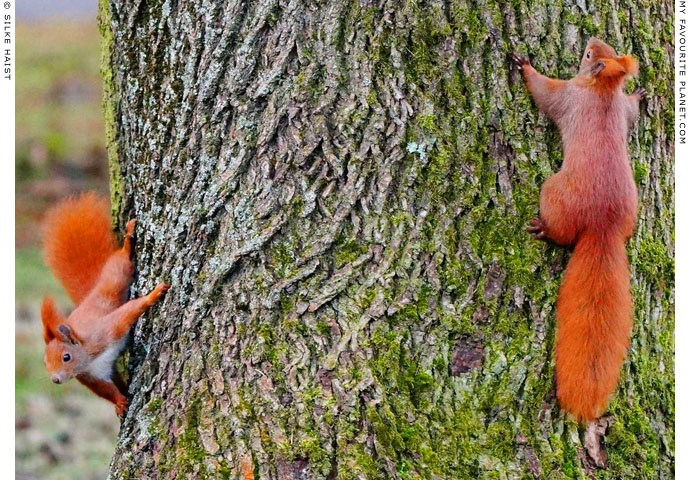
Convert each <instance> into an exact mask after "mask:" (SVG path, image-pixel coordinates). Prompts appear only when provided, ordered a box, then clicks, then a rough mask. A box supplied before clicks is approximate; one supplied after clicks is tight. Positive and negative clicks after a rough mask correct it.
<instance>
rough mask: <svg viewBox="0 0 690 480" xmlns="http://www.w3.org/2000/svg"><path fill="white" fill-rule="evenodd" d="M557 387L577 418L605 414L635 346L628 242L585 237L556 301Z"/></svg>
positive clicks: (614, 237)
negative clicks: (631, 350) (627, 356)
mask: <svg viewBox="0 0 690 480" xmlns="http://www.w3.org/2000/svg"><path fill="white" fill-rule="evenodd" d="M556 319H557V322H558V332H557V335H556V385H557V394H558V400H559V402H560V404H561V406H562V407H563V408H564V409H565V410H567V411H568V412H571V413H572V414H573V416H574V417H575V418H576V419H577V420H593V419H595V418H598V417H599V416H601V414H603V413H604V410H605V409H606V406H607V405H608V401H609V397H610V396H611V393H612V392H613V391H614V390H615V389H616V384H617V382H618V371H619V369H620V366H621V364H622V363H623V360H625V354H626V351H627V349H628V344H629V343H630V332H631V330H632V298H631V296H630V274H629V272H628V258H627V256H626V253H625V239H624V238H623V237H622V236H620V235H592V234H586V235H583V236H582V237H581V238H580V239H579V240H578V242H577V244H576V246H575V251H574V252H573V256H572V258H571V259H570V262H569V263H568V267H567V269H566V272H565V276H564V278H563V283H562V284H561V288H560V292H559V295H558V300H557V302H556Z"/></svg>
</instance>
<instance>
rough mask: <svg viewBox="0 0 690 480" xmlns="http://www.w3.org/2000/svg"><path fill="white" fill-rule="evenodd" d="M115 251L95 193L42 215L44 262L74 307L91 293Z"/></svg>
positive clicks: (103, 205)
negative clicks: (43, 217) (44, 215)
mask: <svg viewBox="0 0 690 480" xmlns="http://www.w3.org/2000/svg"><path fill="white" fill-rule="evenodd" d="M116 249H117V242H116V240H115V235H114V234H113V231H112V229H111V227H110V215H109V214H108V203H107V202H106V200H105V199H103V198H102V197H99V196H98V195H96V194H95V193H93V192H89V193H84V194H82V195H79V196H77V197H73V198H70V199H68V200H65V201H63V202H61V203H60V204H59V205H58V206H56V207H54V208H52V209H51V210H49V211H48V213H47V214H46V217H45V220H44V227H43V251H44V258H45V261H46V264H47V265H48V266H49V267H50V269H51V270H52V271H53V273H54V274H55V276H56V277H57V279H58V280H59V281H60V283H61V284H62V285H63V286H64V287H65V290H66V291H67V294H68V295H69V296H70V298H71V299H72V301H73V302H74V303H76V304H78V303H80V302H81V300H82V299H83V298H84V297H85V296H86V294H87V293H89V291H91V289H92V288H93V286H94V285H95V283H96V280H97V279H98V276H99V275H100V274H101V270H102V268H103V265H104V264H105V262H106V260H108V257H110V255H111V254H112V253H113V252H114V251H115V250H116Z"/></svg>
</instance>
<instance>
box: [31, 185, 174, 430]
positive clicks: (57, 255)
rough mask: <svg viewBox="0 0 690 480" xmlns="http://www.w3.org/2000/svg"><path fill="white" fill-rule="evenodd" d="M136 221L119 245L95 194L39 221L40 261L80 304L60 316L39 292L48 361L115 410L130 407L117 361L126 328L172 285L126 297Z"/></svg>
mask: <svg viewBox="0 0 690 480" xmlns="http://www.w3.org/2000/svg"><path fill="white" fill-rule="evenodd" d="M134 225H135V221H134V220H130V222H129V223H128V224H127V233H126V235H125V240H124V245H123V246H122V248H118V247H117V241H116V240H115V236H114V234H113V231H112V229H111V227H110V216H109V215H108V211H107V202H106V201H105V200H104V199H103V198H101V197H99V196H98V195H96V194H94V193H86V194H82V195H80V196H78V197H74V198H70V199H68V200H65V201H63V202H61V203H59V204H58V205H57V206H55V207H54V208H53V209H52V210H50V211H49V212H48V213H47V215H46V220H45V223H44V239H43V245H44V257H45V261H46V263H47V264H48V266H49V267H50V269H51V270H52V271H53V273H54V274H55V276H56V277H57V278H58V280H59V281H60V283H61V284H62V286H63V287H64V288H65V290H66V291H67V294H68V295H69V296H70V298H71V299H72V300H73V301H74V303H75V304H76V306H77V307H76V308H75V310H74V311H73V312H72V313H71V314H70V315H69V317H67V318H65V317H63V316H62V315H61V314H60V313H59V312H58V311H57V309H56V307H55V303H54V301H53V299H52V298H50V297H46V298H44V300H43V306H42V308H41V320H42V321H43V339H44V340H45V343H46V351H45V357H44V362H45V365H46V368H47V369H48V372H49V373H50V376H51V379H52V380H53V382H55V383H65V382H66V381H67V380H69V379H71V378H72V377H76V378H77V380H79V382H81V383H82V384H84V385H85V386H86V387H88V388H89V389H90V390H91V391H93V392H94V393H95V394H96V395H99V396H100V397H103V398H105V399H106V400H109V401H111V402H112V403H114V404H115V412H116V413H117V414H118V415H119V416H123V415H124V413H125V412H126V410H127V399H126V397H125V394H126V393H127V392H126V390H125V388H124V385H123V384H122V382H121V381H120V379H119V376H118V375H117V372H116V371H115V369H114V362H115V360H116V359H117V357H118V355H119V354H120V352H121V351H122V349H123V348H124V346H125V340H126V335H127V333H128V332H129V329H130V327H131V326H132V325H133V324H134V322H135V321H136V320H137V318H139V317H140V316H141V315H142V314H143V313H144V312H145V311H146V310H147V309H148V308H149V307H150V306H151V305H153V304H154V303H156V301H158V299H159V298H160V297H161V296H162V295H163V294H164V293H165V292H166V291H167V290H168V288H169V287H170V285H168V284H165V283H161V284H160V285H158V286H157V287H156V288H155V289H154V290H153V291H152V292H151V293H149V294H148V295H146V296H143V297H139V298H135V299H133V300H129V301H127V290H128V289H129V286H130V284H131V283H132V275H133V274H134V267H133V266H132V260H131V255H132V241H133V235H134Z"/></svg>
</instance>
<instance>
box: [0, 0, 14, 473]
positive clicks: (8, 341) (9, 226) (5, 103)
mask: <svg viewBox="0 0 690 480" xmlns="http://www.w3.org/2000/svg"><path fill="white" fill-rule="evenodd" d="M15 1H16V0H9V1H7V0H2V1H1V2H0V3H2V4H1V5H0V12H1V13H0V16H1V18H2V48H1V50H2V56H1V57H0V58H2V65H3V66H2V69H0V152H1V153H0V155H2V159H3V160H2V167H1V168H2V172H3V173H2V175H0V189H1V190H0V191H2V197H3V199H2V201H0V225H2V226H3V227H4V228H3V232H2V235H0V251H1V252H3V258H2V263H1V264H0V268H1V271H2V275H1V276H0V282H1V283H0V305H2V308H3V309H4V310H5V314H4V315H3V317H4V319H5V322H6V324H11V325H12V328H11V330H12V332H11V333H10V332H9V331H8V334H6V335H0V338H2V340H1V341H2V343H3V344H4V345H2V346H0V365H2V368H3V371H5V372H7V373H9V372H10V371H11V372H12V375H13V376H14V321H13V320H12V319H13V318H14V316H15V307H14V181H15V173H14V162H15V160H14V138H15V137H14V82H15V78H14V77H15V73H16V62H15V58H16V57H15V54H16V49H15V44H16V32H17V30H16V16H15V9H14V5H15ZM8 50H9V52H8ZM8 53H9V55H8ZM8 57H9V59H8ZM8 69H9V77H10V78H9V79H8V78H7V76H8ZM5 326H6V327H7V326H8V325H5ZM8 380H9V379H8ZM2 388H3V389H4V390H5V391H3V392H2V395H0V412H2V414H1V415H0V422H1V423H0V432H2V436H3V440H5V441H4V442H3V444H2V446H3V448H0V462H1V463H0V464H1V465H2V467H1V468H0V470H2V472H3V473H6V474H7V475H3V477H8V476H9V475H10V474H14V447H15V445H14V411H15V409H14V382H13V381H12V382H10V381H4V382H2ZM10 388H11V389H12V390H11V391H10Z"/></svg>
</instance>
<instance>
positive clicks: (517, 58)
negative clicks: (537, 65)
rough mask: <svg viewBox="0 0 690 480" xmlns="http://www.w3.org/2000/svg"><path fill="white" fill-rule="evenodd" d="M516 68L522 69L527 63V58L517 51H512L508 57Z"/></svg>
mask: <svg viewBox="0 0 690 480" xmlns="http://www.w3.org/2000/svg"><path fill="white" fill-rule="evenodd" d="M510 58H511V59H512V60H513V63H514V64H515V66H516V67H517V69H518V70H522V69H523V68H524V67H525V65H529V64H530V63H529V58H528V57H525V56H522V55H520V54H518V53H513V54H512V55H511V57H510Z"/></svg>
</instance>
